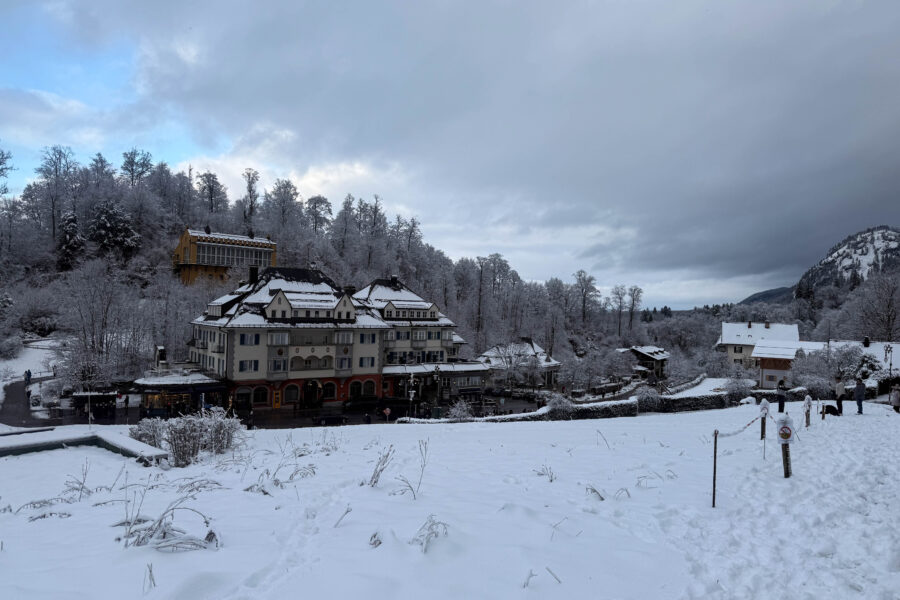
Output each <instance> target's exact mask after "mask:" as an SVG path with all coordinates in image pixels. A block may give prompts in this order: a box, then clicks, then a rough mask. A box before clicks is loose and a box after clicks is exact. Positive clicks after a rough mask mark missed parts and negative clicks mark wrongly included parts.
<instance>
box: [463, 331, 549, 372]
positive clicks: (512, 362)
mask: <svg viewBox="0 0 900 600" xmlns="http://www.w3.org/2000/svg"><path fill="white" fill-rule="evenodd" d="M534 358H537V360H538V365H539V366H540V367H541V368H542V369H547V368H550V367H558V366H560V365H561V364H562V363H560V362H559V361H558V360H556V359H554V358H553V357H551V356H550V355H549V354H547V352H545V351H544V349H543V348H541V347H540V346H538V345H537V344H536V343H535V342H534V340H532V339H531V338H522V341H520V342H510V343H509V344H497V345H496V346H493V347H491V348H489V349H487V350H485V351H484V353H482V355H481V356H479V357H478V360H480V361H481V362H483V363H485V364H486V365H488V366H489V367H491V368H496V369H507V368H509V367H511V366H516V367H521V366H525V365H526V364H527V363H528V361H529V360H532V359H534Z"/></svg>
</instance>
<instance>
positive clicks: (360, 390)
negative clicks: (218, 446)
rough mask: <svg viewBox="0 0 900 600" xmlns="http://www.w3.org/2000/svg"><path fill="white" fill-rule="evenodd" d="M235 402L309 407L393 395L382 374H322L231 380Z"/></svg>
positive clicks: (258, 406)
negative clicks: (384, 382) (299, 377)
mask: <svg viewBox="0 0 900 600" xmlns="http://www.w3.org/2000/svg"><path fill="white" fill-rule="evenodd" d="M230 386H231V396H232V402H233V404H234V406H235V407H237V408H253V409H254V410H256V409H281V408H290V409H297V410H306V409H313V408H320V407H322V406H326V405H328V404H338V403H343V402H345V401H347V400H350V399H357V398H362V397H370V398H381V397H383V396H386V395H390V393H391V391H390V388H389V387H388V389H385V387H384V384H383V381H382V377H381V375H378V374H372V375H355V376H353V377H346V378H337V377H320V378H315V379H287V380H284V381H263V380H261V381H242V382H231V383H230Z"/></svg>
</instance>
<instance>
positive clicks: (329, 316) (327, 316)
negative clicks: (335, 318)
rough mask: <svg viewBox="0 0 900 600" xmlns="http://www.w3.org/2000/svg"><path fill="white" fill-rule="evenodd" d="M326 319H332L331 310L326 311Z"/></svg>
mask: <svg viewBox="0 0 900 600" xmlns="http://www.w3.org/2000/svg"><path fill="white" fill-rule="evenodd" d="M325 318H326V319H330V318H331V311H330V310H327V311H325Z"/></svg>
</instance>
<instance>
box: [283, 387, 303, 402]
mask: <svg viewBox="0 0 900 600" xmlns="http://www.w3.org/2000/svg"><path fill="white" fill-rule="evenodd" d="M299 399H300V388H298V387H297V386H296V385H289V386H287V387H286V388H284V401H285V403H286V404H294V403H295V402H297V401H298V400H299Z"/></svg>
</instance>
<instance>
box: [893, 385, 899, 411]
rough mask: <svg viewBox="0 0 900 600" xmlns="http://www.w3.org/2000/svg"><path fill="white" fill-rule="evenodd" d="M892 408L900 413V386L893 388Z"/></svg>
mask: <svg viewBox="0 0 900 600" xmlns="http://www.w3.org/2000/svg"><path fill="white" fill-rule="evenodd" d="M891 406H893V407H894V412H895V413H900V384H896V383H895V384H894V387H892V388H891Z"/></svg>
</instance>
